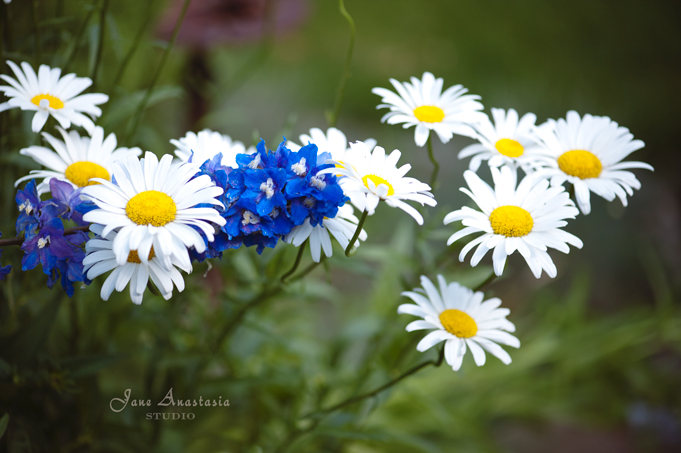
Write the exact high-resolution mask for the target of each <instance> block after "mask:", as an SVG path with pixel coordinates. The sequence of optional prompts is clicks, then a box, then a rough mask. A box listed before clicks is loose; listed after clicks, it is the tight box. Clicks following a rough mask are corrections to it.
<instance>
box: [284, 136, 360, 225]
mask: <svg viewBox="0 0 681 453" xmlns="http://www.w3.org/2000/svg"><path fill="white" fill-rule="evenodd" d="M330 158H331V155H330V154H329V153H321V154H319V155H318V149H317V146H316V145H315V144H313V143H310V144H308V145H306V146H303V147H302V148H301V149H300V150H299V151H298V152H292V153H290V154H289V156H288V161H287V168H286V171H287V173H288V175H289V181H288V184H287V185H286V198H287V199H288V200H289V202H290V217H291V219H292V220H293V222H294V223H295V224H296V225H302V223H303V222H304V221H305V219H307V218H309V219H310V224H311V225H312V226H317V225H319V224H321V223H322V222H323V220H324V217H328V218H333V217H335V216H336V214H337V213H338V207H339V206H343V205H344V204H345V202H346V201H347V200H348V198H347V197H346V196H344V195H343V189H341V187H340V186H339V185H338V182H337V180H336V176H334V175H331V174H322V175H320V174H319V172H320V171H321V170H324V169H326V168H331V167H333V165H331V164H325V163H324V162H326V161H327V160H329V159H330Z"/></svg>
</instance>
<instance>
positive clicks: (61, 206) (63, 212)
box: [43, 178, 97, 226]
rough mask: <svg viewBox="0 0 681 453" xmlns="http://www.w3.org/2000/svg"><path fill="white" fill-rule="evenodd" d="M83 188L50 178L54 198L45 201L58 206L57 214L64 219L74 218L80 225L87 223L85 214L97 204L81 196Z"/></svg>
mask: <svg viewBox="0 0 681 453" xmlns="http://www.w3.org/2000/svg"><path fill="white" fill-rule="evenodd" d="M81 190H82V188H78V189H74V188H73V186H72V185H71V184H69V183H67V182H65V181H60V180H58V179H57V178H52V179H50V192H51V193H52V199H51V200H47V201H45V202H43V203H51V204H52V205H54V206H55V207H56V210H57V216H59V217H61V218H62V219H64V220H73V221H74V222H76V223H77V224H78V225H79V226H85V225H87V222H85V221H83V214H85V213H87V212H90V211H92V210H93V209H95V208H97V206H96V205H95V204H94V203H93V202H91V201H86V200H83V199H82V198H81V196H80V194H81Z"/></svg>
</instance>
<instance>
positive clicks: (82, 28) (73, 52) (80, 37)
mask: <svg viewBox="0 0 681 453" xmlns="http://www.w3.org/2000/svg"><path fill="white" fill-rule="evenodd" d="M94 12H95V10H94V9H91V10H90V11H88V13H87V15H86V16H85V20H83V24H82V25H81V26H80V30H78V34H77V35H76V39H74V40H73V49H72V50H71V53H70V54H69V57H68V58H67V59H66V62H65V63H64V67H63V68H62V71H63V73H66V69H67V68H68V67H69V66H70V65H71V62H72V61H73V58H74V57H75V56H76V52H77V51H78V48H79V47H80V43H81V41H82V40H83V35H84V34H85V30H87V24H88V23H89V22H90V18H91V17H92V15H93V14H94Z"/></svg>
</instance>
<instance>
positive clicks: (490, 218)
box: [444, 166, 582, 278]
mask: <svg viewBox="0 0 681 453" xmlns="http://www.w3.org/2000/svg"><path fill="white" fill-rule="evenodd" d="M491 170H492V177H493V178H494V188H492V187H490V186H489V185H488V184H487V183H486V182H484V181H483V180H482V179H480V177H479V176H478V175H477V174H475V173H473V172H472V171H470V170H467V171H466V172H465V173H464V178H465V179H466V182H467V183H468V187H469V188H470V190H468V189H465V188H463V189H461V191H462V192H464V193H466V194H467V195H468V196H470V197H471V199H473V201H475V203H476V204H477V205H478V207H479V209H480V211H476V210H474V209H471V208H468V207H463V208H462V209H459V210H457V211H453V212H450V213H449V214H447V216H446V217H445V220H444V222H445V225H446V224H449V223H452V222H455V221H461V222H462V223H463V225H464V228H463V229H461V230H459V231H457V232H456V233H454V234H453V235H452V236H451V237H450V238H449V240H448V241H447V245H451V244H452V243H454V242H456V241H457V240H459V239H461V238H462V237H465V236H468V235H470V234H475V233H483V234H482V235H480V236H478V237H477V238H475V239H473V240H472V241H470V242H469V243H468V244H466V245H465V246H464V248H463V249H462V250H461V253H460V254H459V260H460V261H463V260H464V258H465V257H466V254H467V253H468V252H469V251H470V250H471V249H473V248H474V247H475V246H477V249H476V250H475V253H473V257H472V258H471V266H476V265H477V264H478V263H479V262H480V260H481V259H482V258H483V257H484V256H485V254H487V252H488V251H490V250H494V253H493V257H492V258H493V263H494V272H495V274H496V275H501V273H502V272H503V269H504V265H505V264H506V258H507V257H508V255H511V254H512V253H514V252H515V251H516V250H517V251H518V252H520V254H521V255H522V256H523V258H525V261H526V262H527V264H528V266H530V269H531V270H532V273H533V274H534V276H535V277H537V278H539V277H540V276H541V273H542V270H544V271H545V272H546V273H547V274H548V275H549V277H551V278H553V277H555V276H556V275H557V270H556V266H555V264H554V263H553V260H551V257H550V256H549V254H548V253H547V248H554V249H556V250H559V251H561V252H564V253H568V252H569V251H570V249H569V247H568V244H571V245H573V246H575V247H577V248H581V247H582V241H581V240H580V239H579V238H577V237H576V236H574V235H572V234H570V233H568V232H566V231H563V230H562V229H561V228H562V227H564V226H565V225H567V222H566V221H565V219H574V218H575V217H576V216H577V214H579V211H578V210H577V208H575V206H574V203H573V202H572V201H571V200H570V197H569V195H568V193H567V192H565V189H564V188H563V187H562V186H558V187H549V182H548V181H547V180H545V179H536V178H534V177H532V176H531V175H530V176H526V177H525V178H523V180H522V181H521V182H520V184H518V186H517V188H516V181H517V176H516V171H515V170H512V169H511V168H510V167H507V166H505V167H502V168H501V170H498V169H496V168H492V169H491Z"/></svg>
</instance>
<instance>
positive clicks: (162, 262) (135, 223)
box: [83, 152, 225, 294]
mask: <svg viewBox="0 0 681 453" xmlns="http://www.w3.org/2000/svg"><path fill="white" fill-rule="evenodd" d="M195 174H196V166H195V165H193V164H191V163H181V164H179V165H177V164H173V158H172V156H171V155H170V154H166V155H164V156H163V157H162V158H161V160H160V161H159V159H158V158H157V157H156V155H154V154H153V153H150V152H147V153H146V154H145V155H144V157H143V158H142V159H137V158H136V157H128V158H126V159H123V160H121V161H117V162H115V163H114V164H113V180H115V183H114V182H111V181H107V180H104V179H96V180H95V181H97V182H99V183H100V184H98V185H94V186H88V187H86V188H85V189H83V194H84V195H85V196H88V197H90V198H91V199H92V201H93V202H94V203H95V204H96V205H97V207H98V209H95V210H93V211H90V212H88V213H87V214H85V216H84V217H83V218H84V220H85V221H87V222H92V223H95V224H98V225H101V226H102V230H101V233H100V235H101V237H102V238H104V240H108V241H111V251H112V253H113V255H114V258H115V262H116V263H117V265H118V266H119V267H124V266H127V264H129V263H130V262H134V263H136V264H137V262H138V261H139V264H140V265H141V266H143V267H144V268H145V270H140V271H139V272H149V273H150V275H152V276H153V274H152V273H151V272H152V270H151V267H150V266H152V264H153V263H155V264H156V265H157V266H159V267H160V268H161V269H163V270H165V271H166V274H164V275H165V277H164V276H159V278H166V277H167V278H171V277H172V275H173V274H175V273H176V270H174V268H175V267H179V268H180V269H183V270H186V269H191V260H190V257H189V252H188V249H190V248H194V249H195V250H196V251H197V252H198V253H202V252H204V251H205V250H206V242H205V241H204V239H203V237H202V235H201V233H202V234H203V235H204V236H205V237H206V239H207V240H208V241H210V242H212V241H213V240H214V237H215V236H214V234H215V226H214V225H219V226H222V225H224V224H225V219H223V218H222V217H221V216H220V214H219V213H218V211H217V210H216V209H214V208H212V207H200V208H199V207H196V206H197V205H200V204H202V205H213V206H221V207H222V206H223V205H222V203H221V202H220V201H218V200H217V199H216V198H215V197H218V196H220V195H222V193H223V190H222V189H221V188H220V187H216V186H215V184H213V182H212V181H211V179H210V177H209V176H207V175H201V176H198V177H195ZM197 230H199V231H201V233H199V231H197ZM112 232H115V233H116V234H115V235H111V233H112ZM131 257H134V259H133V258H131ZM107 259H109V258H107ZM131 260H132V261H131ZM136 269H141V268H140V267H139V266H137V267H136ZM121 272H122V271H121ZM126 272H128V271H126ZM123 275H127V274H123ZM121 278H123V277H121ZM171 279H172V280H173V281H175V279H173V278H171ZM166 283H167V279H166ZM175 283H176V285H177V282H175ZM119 286H120V285H119ZM123 286H124V285H123ZM177 286H178V289H180V286H179V285H177ZM117 288H118V286H117ZM159 289H160V290H162V291H163V292H164V294H167V293H168V290H170V291H172V285H167V284H166V285H165V286H163V287H159ZM131 291H133V289H132V288H131ZM109 294H110V292H109Z"/></svg>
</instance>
